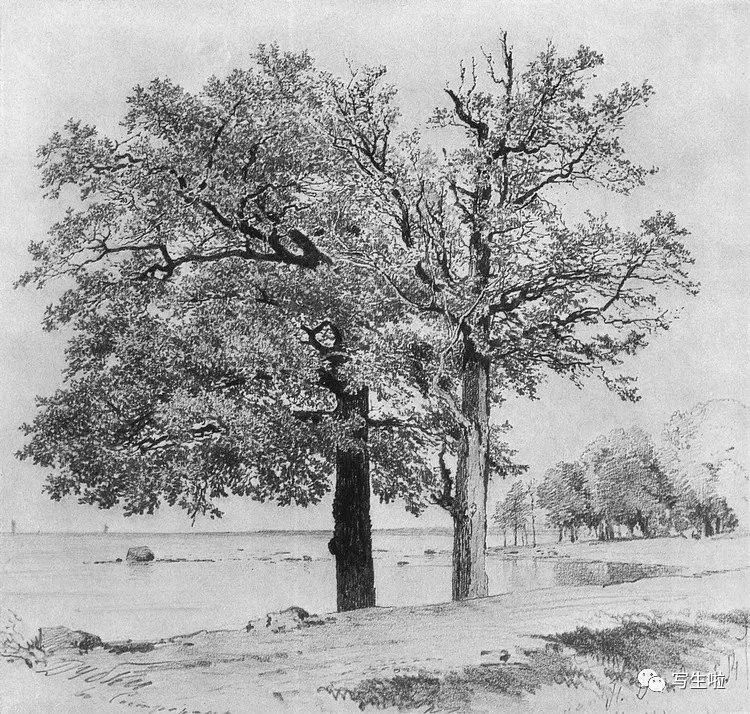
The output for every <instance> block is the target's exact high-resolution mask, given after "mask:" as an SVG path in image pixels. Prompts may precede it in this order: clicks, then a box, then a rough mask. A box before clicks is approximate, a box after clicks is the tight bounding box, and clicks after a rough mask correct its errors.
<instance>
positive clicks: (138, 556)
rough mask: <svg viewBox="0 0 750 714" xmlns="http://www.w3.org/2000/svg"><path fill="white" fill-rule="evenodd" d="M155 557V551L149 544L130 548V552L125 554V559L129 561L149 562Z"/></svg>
mask: <svg viewBox="0 0 750 714" xmlns="http://www.w3.org/2000/svg"><path fill="white" fill-rule="evenodd" d="M153 559H154V553H153V551H152V550H151V548H149V547H148V546H147V545H137V546H135V547H133V548H128V554H127V555H126V556H125V560H127V562H128V563H148V562H149V561H151V560H153Z"/></svg>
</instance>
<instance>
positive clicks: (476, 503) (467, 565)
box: [453, 342, 490, 600]
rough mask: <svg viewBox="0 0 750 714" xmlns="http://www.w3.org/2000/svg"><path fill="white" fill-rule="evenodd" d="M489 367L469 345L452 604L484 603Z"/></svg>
mask: <svg viewBox="0 0 750 714" xmlns="http://www.w3.org/2000/svg"><path fill="white" fill-rule="evenodd" d="M489 380H490V366H489V362H488V361H487V360H486V359H485V358H483V357H481V356H480V355H478V354H477V353H476V352H475V351H474V348H473V345H472V344H471V343H470V342H469V343H468V344H467V345H466V352H465V354H464V370H463V384H462V395H461V411H462V412H463V415H464V417H465V418H466V421H467V422H468V424H467V425H465V426H464V428H463V430H462V438H461V441H460V444H459V448H458V458H457V464H456V487H455V491H456V497H455V509H454V515H453V519H454V530H453V599H454V600H465V599H467V598H475V597H485V596H486V595H487V594H488V582H487V573H486V571H485V548H486V544H487V485H488V481H489V476H490V471H489V420H490V405H489Z"/></svg>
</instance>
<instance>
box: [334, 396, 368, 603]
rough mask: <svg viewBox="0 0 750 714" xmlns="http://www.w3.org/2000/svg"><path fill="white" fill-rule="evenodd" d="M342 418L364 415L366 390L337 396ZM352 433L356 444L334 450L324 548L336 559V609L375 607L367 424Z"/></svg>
mask: <svg viewBox="0 0 750 714" xmlns="http://www.w3.org/2000/svg"><path fill="white" fill-rule="evenodd" d="M338 400H339V405H338V407H339V413H340V415H341V417H342V418H351V417H352V416H355V415H358V416H361V417H364V418H366V417H367V415H368V410H369V393H368V390H367V388H366V387H365V388H364V389H362V390H361V391H360V392H358V393H357V394H347V393H343V392H342V393H341V394H339V395H338ZM355 436H356V437H357V438H358V440H359V444H358V446H354V447H352V448H348V449H339V450H338V451H337V453H336V491H335V494H334V498H333V521H334V533H333V538H332V539H331V541H330V542H329V544H328V549H329V550H330V551H331V554H332V555H333V556H334V557H335V558H336V606H337V608H338V610H339V612H341V611H343V610H356V609H358V608H362V607H374V606H375V570H374V568H373V562H372V525H371V523H370V459H369V454H368V451H367V427H366V426H365V427H362V428H361V429H360V430H359V431H358V432H357V433H356V434H355Z"/></svg>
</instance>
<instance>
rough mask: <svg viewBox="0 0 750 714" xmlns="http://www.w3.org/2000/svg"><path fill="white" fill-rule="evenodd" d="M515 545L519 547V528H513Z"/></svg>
mask: <svg viewBox="0 0 750 714" xmlns="http://www.w3.org/2000/svg"><path fill="white" fill-rule="evenodd" d="M513 545H514V546H516V547H518V528H516V526H513Z"/></svg>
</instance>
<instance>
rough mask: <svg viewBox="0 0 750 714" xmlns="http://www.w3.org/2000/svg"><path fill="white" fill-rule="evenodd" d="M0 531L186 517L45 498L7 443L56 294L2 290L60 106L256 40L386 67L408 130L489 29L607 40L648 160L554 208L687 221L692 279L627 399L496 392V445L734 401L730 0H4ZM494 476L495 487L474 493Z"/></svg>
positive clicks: (538, 459) (604, 47) (559, 443)
mask: <svg viewBox="0 0 750 714" xmlns="http://www.w3.org/2000/svg"><path fill="white" fill-rule="evenodd" d="M0 13H1V14H0V132H1V133H0V531H2V530H7V529H8V527H9V523H10V519H11V518H15V519H16V520H17V521H18V524H19V528H20V529H21V530H33V531H36V530H38V529H41V530H84V531H85V530H101V528H102V527H103V525H104V524H105V523H106V524H108V525H109V527H110V529H111V530H132V531H174V530H188V529H189V528H190V524H189V521H188V520H187V517H186V516H185V515H184V513H182V512H177V511H169V510H163V511H160V512H159V513H158V514H156V515H154V516H143V517H133V518H129V519H124V518H122V516H121V514H120V513H119V512H117V511H116V510H111V511H101V510H98V509H96V508H95V507H92V506H81V505H79V504H78V503H77V502H76V501H75V499H66V500H64V501H62V502H60V503H55V502H52V501H50V500H49V498H48V497H47V496H45V495H44V494H43V493H42V484H43V481H44V473H43V472H42V471H41V470H40V469H37V468H35V467H34V466H33V465H30V464H28V463H26V462H19V461H18V460H17V459H15V458H14V453H15V452H16V451H17V450H18V449H19V448H20V446H21V444H22V443H23V441H22V439H23V437H22V434H21V433H20V431H19V429H18V427H19V425H20V424H21V423H22V422H23V421H24V420H29V419H31V417H32V416H33V413H34V396H35V395H37V394H46V393H49V392H50V391H52V390H53V389H54V388H55V387H56V385H58V384H59V381H60V370H61V367H62V365H63V354H62V352H63V348H64V340H63V338H62V336H61V335H58V334H48V333H44V332H43V331H42V329H41V327H40V321H41V317H42V315H43V312H44V308H45V305H46V304H47V303H49V302H50V301H51V300H52V299H53V297H54V293H53V292H39V291H36V290H34V289H28V288H26V289H18V290H15V289H13V282H14V280H15V279H16V278H17V277H18V276H19V274H20V273H21V272H22V271H23V270H25V269H27V268H28V267H29V265H30V261H29V259H28V255H27V251H26V246H27V245H28V243H29V241H31V240H39V239H41V238H43V236H44V234H45V231H46V230H47V228H48V227H49V225H50V224H51V223H52V222H53V221H54V220H55V218H56V217H57V216H59V215H60V213H61V212H62V210H63V208H64V206H62V205H58V204H55V203H51V202H48V201H45V200H44V199H43V198H42V195H41V190H40V189H39V183H40V178H39V174H38V172H37V170H36V168H35V163H36V160H35V151H36V148H37V147H38V146H39V145H40V144H42V143H43V142H44V141H45V140H46V139H47V137H48V136H49V135H50V134H51V133H52V132H53V131H55V130H56V129H57V128H59V127H61V126H62V124H63V123H64V122H65V121H66V120H67V119H68V118H69V117H76V118H80V119H82V120H84V121H85V122H86V123H90V124H94V125H96V126H98V127H100V128H101V129H103V130H104V131H105V132H107V133H111V132H114V131H116V128H117V122H118V121H119V119H120V117H121V116H122V115H123V113H124V100H125V98H126V97H127V95H128V94H129V92H130V90H131V89H132V87H133V86H135V85H136V84H139V83H140V84H144V83H146V82H148V81H149V80H150V79H152V78H153V77H156V76H162V77H164V76H168V77H170V78H171V79H173V80H174V81H176V82H177V83H179V84H181V85H183V86H185V87H186V88H188V89H191V90H197V89H198V88H199V87H200V86H201V85H202V83H203V82H204V81H205V80H206V79H207V78H208V77H210V76H211V75H219V76H221V75H222V74H226V73H228V72H229V71H230V70H231V69H233V68H235V67H243V66H247V65H248V64H249V63H250V54H251V53H252V52H253V51H254V49H255V48H256V47H257V45H258V44H259V43H271V42H278V43H279V44H280V45H281V47H282V48H283V49H295V50H299V49H308V50H309V51H310V52H311V54H312V55H313V56H314V57H315V58H316V60H317V61H318V62H319V64H320V65H321V66H323V67H324V68H326V69H329V70H332V71H336V72H342V71H345V70H346V61H347V59H348V60H351V61H352V62H354V63H355V64H358V63H359V64H361V63H369V64H385V65H387V66H388V68H389V74H390V77H391V81H392V82H394V83H395V84H396V85H397V86H398V88H399V97H400V103H401V105H402V108H403V114H404V123H405V125H420V126H421V125H423V123H424V119H425V118H426V117H427V116H428V115H429V113H430V111H431V109H432V108H433V107H435V106H437V105H443V104H444V102H445V95H444V93H443V88H444V87H445V84H446V82H447V81H448V80H453V79H454V78H455V77H456V73H457V67H458V63H459V61H460V60H462V59H467V58H469V57H471V55H472V54H479V53H480V47H484V48H485V49H489V48H492V47H493V46H494V47H496V46H497V38H498V36H499V35H500V33H501V32H502V31H503V30H505V31H507V32H508V37H509V41H510V42H511V44H512V45H513V46H514V50H515V56H516V63H517V66H518V64H519V63H525V62H526V61H528V60H529V59H530V58H531V57H532V56H533V55H534V54H536V53H537V52H538V51H540V50H541V49H543V47H544V46H545V44H546V42H547V40H552V41H553V42H554V43H555V44H556V45H557V46H558V47H559V49H560V50H561V51H563V52H572V51H574V50H575V49H576V48H577V47H578V46H579V45H581V44H585V45H589V46H590V47H592V48H594V49H596V50H597V51H599V52H601V53H603V54H604V57H605V61H606V64H605V67H604V68H603V69H602V71H600V72H599V73H598V77H597V79H596V82H597V83H598V85H601V86H602V87H608V86H611V85H615V84H618V83H620V82H622V81H630V82H631V83H638V82H640V81H641V80H643V79H649V80H650V81H651V83H652V84H653V85H654V87H655V90H656V96H655V98H654V99H653V100H652V102H651V103H650V104H649V106H648V107H647V108H645V109H640V110H639V111H638V113H637V115H633V117H632V120H631V122H630V123H629V125H628V128H627V130H626V131H625V133H624V145H625V147H626V149H627V150H628V151H629V152H630V155H631V156H632V157H633V158H634V159H635V160H636V161H638V162H640V163H642V164H644V165H647V166H652V165H656V166H658V167H659V169H660V170H659V173H658V174H657V175H656V176H655V177H654V178H653V179H651V180H650V181H649V183H648V185H647V186H645V187H643V188H640V189H638V190H637V191H636V192H634V194H633V195H632V196H630V197H627V198H623V197H619V196H614V195H611V194H606V193H605V194H601V193H594V192H590V191H580V192H577V193H576V194H575V195H571V196H569V203H570V210H571V211H580V210H581V209H582V208H591V209H592V210H594V211H596V212H607V213H608V214H609V216H610V219H611V221H612V222H616V223H620V224H621V225H623V226H625V227H627V228H635V227H637V225H638V222H639V221H640V219H641V218H643V217H646V216H647V215H649V214H651V213H652V212H653V211H655V210H657V209H664V210H671V211H673V212H675V213H676V214H677V216H678V218H679V220H680V221H681V223H682V224H683V225H684V226H686V227H687V228H688V229H689V230H690V234H691V235H690V236H689V237H688V239H687V244H688V246H689V248H690V249H691V251H692V252H693V254H694V256H695V258H696V265H695V267H694V271H693V276H694V277H695V279H697V280H698V281H700V283H701V285H702V290H701V293H700V295H699V296H698V297H696V298H691V299H688V300H686V302H685V304H684V309H683V311H682V314H681V317H680V319H679V320H678V321H677V322H676V323H675V325H674V326H673V327H672V329H670V331H669V332H667V333H665V334H663V335H660V336H659V337H657V338H656V339H654V340H653V341H652V344H651V345H650V346H649V348H648V349H647V350H646V351H645V352H643V353H642V354H641V355H639V356H637V357H636V358H634V359H633V360H632V361H631V362H629V364H628V369H627V371H628V373H629V374H631V375H634V376H636V377H637V378H638V383H639V386H640V392H641V395H642V398H641V400H640V401H639V402H637V403H635V404H633V403H623V402H621V401H620V400H619V399H618V398H617V397H616V396H614V395H613V394H610V393H608V392H607V390H606V389H605V388H604V387H603V386H602V385H601V384H598V383H595V382H591V383H588V384H587V385H586V387H585V389H583V390H578V389H576V388H575V387H574V386H573V385H571V384H570V383H568V382H565V381H564V380H562V379H560V378H554V379H551V380H550V381H549V383H548V384H547V385H546V386H545V387H544V388H543V389H542V390H541V391H540V394H539V396H540V398H539V399H538V400H535V401H529V400H525V399H518V398H510V399H508V401H507V402H506V403H505V404H504V405H503V407H502V409H501V410H500V412H499V413H497V414H495V415H493V418H494V419H497V420H498V421H504V420H506V419H507V420H509V421H510V422H511V424H512V425H513V430H512V431H511V432H510V433H509V434H508V441H509V442H510V444H511V446H512V447H513V448H515V449H517V450H518V458H519V460H520V461H521V462H523V463H526V464H528V465H529V466H530V472H529V473H530V474H531V475H534V474H541V473H543V471H544V470H545V469H546V468H548V467H549V466H551V465H552V464H554V463H556V462H557V461H560V460H563V459H571V458H575V457H576V456H577V455H578V454H579V453H580V452H581V451H582V450H583V449H584V448H585V446H586V444H587V443H589V442H590V441H591V440H593V439H594V438H596V437H597V436H598V435H599V434H601V433H605V432H607V431H610V430H612V429H616V428H623V427H629V426H632V425H636V424H637V425H640V426H642V427H644V428H646V429H647V430H649V431H651V432H652V433H655V434H656V433H658V432H659V431H660V429H661V427H662V425H663V423H664V422H665V421H666V419H668V418H669V416H670V415H671V414H672V413H673V412H675V411H676V410H685V409H689V408H690V407H692V406H693V405H694V404H696V403H698V402H702V401H706V400H709V399H726V398H732V399H738V400H741V401H744V402H746V403H750V394H749V390H750V381H749V380H748V371H747V368H746V366H747V364H748V357H749V356H750V355H749V354H748V351H749V350H748V344H749V343H748V300H747V297H746V296H747V294H748V288H749V287H750V285H748V268H749V267H750V264H749V262H750V261H749V260H748V241H747V229H748V217H749V214H750V207H749V205H748V198H747V190H746V186H747V183H748V178H749V177H750V176H749V174H750V171H749V168H750V166H749V162H750V151H748V149H749V146H748V132H747V131H746V129H745V127H747V126H750V123H749V122H748V120H749V119H750V116H748V115H749V114H750V109H749V107H750V105H749V104H748V86H749V85H748V77H747V67H748V62H747V57H748V49H750V48H749V47H748V43H749V40H748V38H749V37H750V32H749V30H750V27H748V25H749V24H750V22H749V20H750V3H746V2H741V1H740V2H729V1H718V0H717V1H714V2H690V1H686V0H679V1H676V2H659V1H651V2H646V1H645V0H644V1H638V2H635V1H634V0H629V1H628V2H616V1H609V2H574V1H573V2H571V1H570V0H568V1H566V2H564V3H563V2H557V1H555V2H532V1H530V0H529V1H526V2H517V1H511V0H503V2H497V1H496V2H482V1H481V0H480V1H477V0H473V1H472V2H463V1H459V0H453V1H452V2H443V1H442V0H432V1H427V0H422V1H418V2H385V1H375V0H370V1H362V2H345V1H343V0H339V1H337V2H322V1H320V0H308V1H307V2H282V1H280V0H277V1H275V2H255V1H253V0H248V1H247V2H221V1H214V2H199V1H197V0H183V1H182V2H177V1H173V2H172V1H169V0H160V1H159V2H146V1H145V0H142V1H135V0H131V1H127V0H106V1H105V0H98V1H95V0H75V1H73V0H47V1H46V2H44V1H39V2H35V1H34V0H23V1H16V0H10V1H8V0H6V2H5V3H4V4H3V5H2V9H0ZM506 488H507V484H504V483H502V482H501V483H498V484H494V485H493V486H492V488H491V492H490V500H491V501H492V500H493V499H495V498H498V497H499V496H500V495H502V493H503V492H504V490H505V489H506ZM330 511H331V504H330V500H325V501H324V502H323V503H322V504H320V505H319V506H317V507H314V508H308V509H302V508H293V507H289V508H283V509H280V508H278V507H276V506H273V505H268V504H265V505H261V504H256V503H253V502H249V501H247V500H243V499H228V500H227V502H226V503H225V512H226V515H225V518H223V519H222V520H221V521H209V520H204V521H198V522H197V523H196V525H195V529H198V530H257V529H275V528H287V529H295V528H299V529H329V528H331V527H332V517H331V512H330ZM373 525H374V526H375V527H376V528H384V527H410V526H435V525H445V526H447V525H449V519H448V517H447V515H446V514H445V513H443V512H441V511H440V509H438V508H435V509H433V510H430V511H428V512H427V513H426V514H425V515H424V516H423V517H422V518H420V519H419V520H415V519H414V518H413V517H412V516H409V515H408V514H406V513H405V511H404V510H403V507H401V506H400V505H398V504H393V505H389V506H382V505H379V504H375V505H374V508H373Z"/></svg>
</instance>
